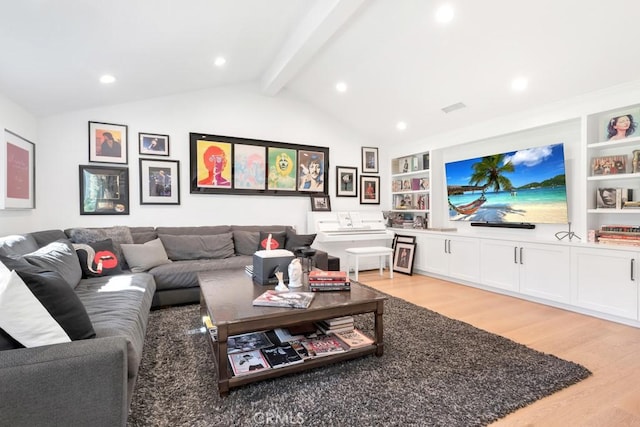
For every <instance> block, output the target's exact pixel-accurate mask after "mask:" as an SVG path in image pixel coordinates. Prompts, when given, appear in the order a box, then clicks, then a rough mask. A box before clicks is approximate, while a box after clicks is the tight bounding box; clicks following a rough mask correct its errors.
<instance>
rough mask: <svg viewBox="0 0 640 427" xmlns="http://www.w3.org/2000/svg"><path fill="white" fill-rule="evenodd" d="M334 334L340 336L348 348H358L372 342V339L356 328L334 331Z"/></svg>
mask: <svg viewBox="0 0 640 427" xmlns="http://www.w3.org/2000/svg"><path fill="white" fill-rule="evenodd" d="M335 336H336V337H338V338H340V340H341V341H342V342H344V343H345V344H346V345H348V346H349V348H360V347H366V346H368V345H371V344H373V340H372V339H371V338H369V337H368V336H366V335H365V334H363V333H362V332H360V331H359V330H358V329H353V330H351V331H346V332H336V333H335Z"/></svg>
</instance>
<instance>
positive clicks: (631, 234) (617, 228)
mask: <svg viewBox="0 0 640 427" xmlns="http://www.w3.org/2000/svg"><path fill="white" fill-rule="evenodd" d="M597 234H598V242H599V243H604V244H607V245H628V246H640V227H638V226H636V225H603V226H602V227H600V230H599V231H598V233H597Z"/></svg>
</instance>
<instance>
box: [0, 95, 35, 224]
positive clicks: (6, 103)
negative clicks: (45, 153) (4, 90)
mask: <svg viewBox="0 0 640 427" xmlns="http://www.w3.org/2000/svg"><path fill="white" fill-rule="evenodd" d="M4 129H8V130H10V131H12V132H14V133H16V134H18V135H20V136H21V137H23V138H24V139H26V140H28V141H31V142H34V143H35V142H37V133H36V132H37V123H36V118H35V117H34V116H33V115H31V114H29V113H28V112H27V111H26V110H24V109H23V108H22V107H20V106H19V105H18V104H16V103H14V102H13V101H11V100H10V99H8V98H6V97H5V96H3V95H2V94H0V132H1V133H2V135H3V136H2V137H3V138H4ZM3 148H4V147H3ZM37 156H38V147H37V146H36V166H37ZM36 174H37V172H36ZM36 179H37V178H36ZM0 184H1V185H4V184H5V182H4V177H0ZM36 196H37V189H36ZM36 203H37V200H36ZM36 219H37V211H36V210H32V209H29V210H0V236H1V235H5V234H10V233H14V232H24V231H29V230H33V229H34V227H36V224H37V221H36Z"/></svg>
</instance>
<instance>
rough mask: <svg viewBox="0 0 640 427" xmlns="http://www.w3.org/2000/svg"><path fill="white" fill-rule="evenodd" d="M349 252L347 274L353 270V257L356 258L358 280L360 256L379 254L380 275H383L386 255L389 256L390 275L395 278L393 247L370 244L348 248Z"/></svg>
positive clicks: (346, 250) (347, 251)
mask: <svg viewBox="0 0 640 427" xmlns="http://www.w3.org/2000/svg"><path fill="white" fill-rule="evenodd" d="M345 252H346V253H347V274H349V271H350V270H351V257H354V258H355V259H356V265H355V273H356V280H358V270H359V268H358V267H359V266H358V261H359V259H360V257H364V256H377V257H379V258H380V275H381V276H382V274H383V270H384V264H385V257H389V277H390V278H391V279H393V249H391V248H387V247H384V246H370V247H364V248H348V249H345Z"/></svg>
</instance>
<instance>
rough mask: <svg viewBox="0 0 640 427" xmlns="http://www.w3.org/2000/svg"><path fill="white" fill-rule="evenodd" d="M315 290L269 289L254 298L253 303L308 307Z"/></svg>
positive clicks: (268, 305) (258, 304) (272, 305)
mask: <svg viewBox="0 0 640 427" xmlns="http://www.w3.org/2000/svg"><path fill="white" fill-rule="evenodd" d="M315 296H316V295H315V294H314V293H313V292H294V291H285V292H277V291H274V290H271V289H270V290H268V291H266V292H265V293H263V294H262V295H260V296H259V297H258V298H256V299H254V300H253V305H257V306H266V307H290V308H307V307H309V306H310V305H311V302H312V301H313V297H315Z"/></svg>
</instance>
